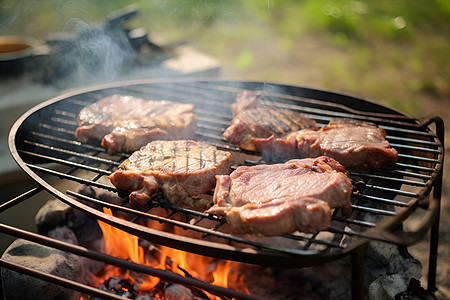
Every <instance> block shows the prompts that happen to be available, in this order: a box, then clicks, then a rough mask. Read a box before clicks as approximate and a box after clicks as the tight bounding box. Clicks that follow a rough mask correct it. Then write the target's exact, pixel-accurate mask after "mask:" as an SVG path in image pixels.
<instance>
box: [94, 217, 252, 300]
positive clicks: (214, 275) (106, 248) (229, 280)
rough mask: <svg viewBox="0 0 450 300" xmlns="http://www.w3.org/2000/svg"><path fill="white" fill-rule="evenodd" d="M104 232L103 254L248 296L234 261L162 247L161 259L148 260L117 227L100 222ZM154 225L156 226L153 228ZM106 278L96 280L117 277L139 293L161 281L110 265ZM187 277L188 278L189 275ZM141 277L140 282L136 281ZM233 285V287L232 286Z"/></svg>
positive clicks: (159, 254) (131, 237) (140, 249)
mask: <svg viewBox="0 0 450 300" xmlns="http://www.w3.org/2000/svg"><path fill="white" fill-rule="evenodd" d="M104 212H105V213H106V214H109V215H112V212H111V210H110V209H107V208H104ZM98 223H99V225H100V228H101V230H102V232H103V243H102V251H103V253H106V254H108V255H112V256H115V257H118V258H121V259H127V260H130V261H132V262H135V263H138V264H142V265H146V266H150V267H152V268H158V269H162V270H170V271H171V272H174V273H178V274H180V275H183V276H186V275H187V274H189V276H192V277H194V278H197V279H200V280H203V281H206V282H209V283H212V284H214V285H217V286H222V287H226V288H233V289H234V290H237V291H241V292H244V293H247V294H249V291H248V288H247V285H246V284H245V281H244V278H241V277H242V276H239V274H238V272H237V270H238V267H239V263H236V262H231V261H218V260H216V259H213V258H209V257H205V256H201V255H196V254H192V253H188V252H184V251H180V250H176V249H173V248H169V247H162V246H160V247H159V252H158V257H157V258H156V257H149V256H148V255H147V257H146V255H145V253H144V249H143V248H142V247H140V246H139V243H138V237H136V236H134V235H131V234H128V233H127V232H124V231H122V230H120V229H118V228H116V227H114V226H110V225H108V224H106V223H104V222H102V221H98ZM152 225H153V224H152ZM103 272H104V275H103V276H102V278H98V277H97V280H98V281H99V282H100V283H101V282H103V281H105V280H106V279H107V278H109V277H110V276H118V277H120V278H122V279H123V280H125V281H127V282H129V283H130V284H134V285H135V286H136V287H138V289H139V292H144V291H149V290H151V289H153V288H154V287H155V286H156V285H157V284H158V283H159V282H160V279H159V278H158V277H154V276H147V275H145V276H139V277H138V276H136V274H130V272H129V271H125V270H122V269H120V268H117V267H115V266H111V265H108V266H107V267H105V270H103ZM186 273H187V274H186ZM133 275H135V276H134V277H138V278H139V282H137V281H136V278H134V277H133ZM230 285H231V286H230ZM205 293H206V294H207V295H208V297H210V299H219V298H217V297H215V296H214V295H212V294H209V293H207V292H205Z"/></svg>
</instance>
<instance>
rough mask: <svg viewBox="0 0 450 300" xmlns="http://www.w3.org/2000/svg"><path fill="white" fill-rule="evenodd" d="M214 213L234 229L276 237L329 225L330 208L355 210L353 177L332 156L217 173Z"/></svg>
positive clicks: (236, 232)
mask: <svg viewBox="0 0 450 300" xmlns="http://www.w3.org/2000/svg"><path fill="white" fill-rule="evenodd" d="M216 178H217V184H216V188H215V193H214V198H213V201H214V205H213V206H212V207H211V208H210V209H209V210H208V212H210V213H216V214H223V215H225V216H226V217H227V220H228V223H229V224H230V225H231V227H232V230H233V232H234V233H235V234H247V233H249V234H257V235H263V236H275V235H281V234H286V233H291V232H294V231H296V230H298V231H302V232H306V233H316V232H318V231H320V230H324V229H326V228H327V226H328V224H329V222H330V219H331V210H332V208H336V207H343V208H344V211H345V212H346V213H348V212H349V210H350V196H351V192H352V183H351V180H350V179H349V178H348V177H347V175H346V174H345V169H344V167H343V166H342V165H341V164H339V163H338V162H337V161H335V160H334V159H332V158H328V157H326V156H321V157H318V158H307V159H293V160H290V161H287V162H286V163H282V164H273V165H256V166H240V167H238V168H237V169H236V170H235V171H233V172H232V173H231V174H230V175H218V176H216Z"/></svg>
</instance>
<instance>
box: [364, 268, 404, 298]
mask: <svg viewBox="0 0 450 300" xmlns="http://www.w3.org/2000/svg"><path fill="white" fill-rule="evenodd" d="M407 288H408V281H407V280H405V278H404V277H403V276H401V275H400V274H393V275H383V276H380V277H379V278H378V279H377V280H375V281H374V282H372V284H371V285H370V286H369V292H368V295H367V297H368V299H369V300H393V299H394V298H395V295H397V294H400V293H402V292H404V291H406V289H407Z"/></svg>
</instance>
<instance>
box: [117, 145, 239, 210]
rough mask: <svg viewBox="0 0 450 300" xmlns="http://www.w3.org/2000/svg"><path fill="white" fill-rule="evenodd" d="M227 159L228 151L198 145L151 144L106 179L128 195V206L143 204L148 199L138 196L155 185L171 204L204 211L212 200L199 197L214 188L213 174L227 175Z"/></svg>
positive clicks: (228, 161)
mask: <svg viewBox="0 0 450 300" xmlns="http://www.w3.org/2000/svg"><path fill="white" fill-rule="evenodd" d="M230 158H231V154H230V153H229V152H226V151H221V150H218V149H216V148H215V147H214V146H211V145H208V144H205V143H202V142H195V141H191V140H174V141H154V142H151V143H149V144H147V145H146V146H145V147H143V148H141V150H139V151H136V152H134V153H133V154H132V155H131V156H130V157H129V158H128V159H126V160H125V161H124V162H123V163H122V164H121V165H120V166H119V170H118V171H116V172H114V173H113V174H112V175H110V176H109V178H110V180H111V182H112V183H113V185H114V186H116V187H117V188H118V189H125V190H128V191H130V192H131V195H130V203H131V202H132V201H134V200H136V201H137V202H142V204H143V205H145V204H146V202H145V201H147V200H148V197H146V196H144V195H142V194H147V195H148V196H151V194H150V193H154V192H155V191H157V190H156V189H155V188H154V183H156V184H157V185H158V188H159V189H160V190H161V192H162V193H163V195H164V197H165V198H166V199H167V200H168V201H169V202H170V203H172V204H173V205H179V206H187V207H190V208H194V209H199V210H205V209H207V208H209V207H210V203H211V200H212V199H207V197H206V198H205V199H204V197H200V196H199V195H202V194H205V193H208V192H210V191H211V190H212V189H213V188H214V186H215V176H216V175H218V174H229V173H230V172H231V159H230ZM150 178H151V180H150ZM147 184H150V186H147ZM210 197H211V196H209V198H210ZM141 200H142V201H141ZM138 206H141V205H138Z"/></svg>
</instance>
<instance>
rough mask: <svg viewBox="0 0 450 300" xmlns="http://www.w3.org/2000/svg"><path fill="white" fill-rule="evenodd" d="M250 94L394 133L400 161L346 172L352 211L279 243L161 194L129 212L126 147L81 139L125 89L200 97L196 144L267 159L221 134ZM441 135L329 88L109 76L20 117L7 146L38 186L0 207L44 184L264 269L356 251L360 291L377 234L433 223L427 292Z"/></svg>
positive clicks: (416, 235) (397, 235)
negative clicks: (234, 230) (88, 122)
mask: <svg viewBox="0 0 450 300" xmlns="http://www.w3.org/2000/svg"><path fill="white" fill-rule="evenodd" d="M244 90H251V91H253V92H254V93H256V94H257V95H258V97H259V98H260V100H261V102H262V103H263V104H266V105H271V106H272V107H276V108H283V109H291V110H295V111H299V112H301V113H302V114H303V115H304V116H306V117H309V118H311V119H313V120H315V121H316V122H317V123H318V125H319V126H324V125H326V124H327V123H328V122H329V121H330V120H332V119H336V118H351V119H356V120H361V121H369V122H373V123H375V124H377V125H378V126H379V127H380V128H383V129H384V130H386V132H387V137H386V138H387V140H388V141H389V142H390V144H391V146H392V147H393V148H395V149H397V151H398V152H399V158H398V162H397V163H396V164H394V165H391V166H386V167H384V168H382V169H381V170H378V171H373V170H371V171H354V170H348V175H349V177H350V178H351V180H352V182H353V194H352V198H351V202H352V212H351V214H350V215H345V214H343V213H342V211H341V209H335V210H334V213H333V216H332V221H331V223H330V225H329V227H328V228H327V230H325V231H322V232H319V233H318V234H302V233H293V234H286V235H283V236H282V237H278V238H281V239H283V240H286V241H288V243H286V244H284V243H281V246H280V244H278V245H275V244H273V243H271V242H270V238H269V239H254V238H251V237H243V236H235V235H232V234H230V233H228V232H227V231H224V230H222V228H224V227H226V220H224V219H223V218H222V217H220V216H216V215H211V214H207V213H204V212H198V211H195V210H191V209H185V208H180V207H175V206H172V205H170V204H169V203H168V201H166V200H165V199H164V198H163V197H162V196H161V195H157V196H155V197H154V198H153V199H152V201H151V202H150V203H149V205H148V207H146V208H145V209H136V208H130V206H129V205H127V202H128V201H127V196H128V195H127V194H126V193H124V192H123V191H118V190H117V189H116V188H115V187H114V186H112V184H111V183H110V182H109V180H108V179H107V178H106V176H107V175H109V174H111V173H112V172H113V171H114V170H115V169H116V168H117V166H118V165H119V164H120V163H121V162H122V161H123V160H124V159H126V158H127V157H128V156H129V154H125V153H119V154H116V155H114V156H109V155H108V154H106V152H105V150H104V149H103V148H102V147H101V146H100V145H99V141H92V142H89V143H80V142H78V141H76V140H75V138H74V134H75V129H76V127H77V126H78V125H77V115H78V113H79V111H80V110H81V109H82V108H83V107H85V106H87V105H90V104H92V103H94V102H96V101H98V100H100V99H101V98H103V97H106V96H109V95H112V94H123V95H133V96H137V97H142V98H144V99H166V100H171V101H174V102H180V103H193V104H195V110H194V112H195V113H196V115H197V116H198V118H197V130H196V139H197V140H202V141H206V142H208V143H210V144H212V145H214V146H216V147H218V148H219V149H221V150H226V151H230V152H232V153H233V154H234V155H236V156H237V157H239V158H240V161H239V164H245V165H254V164H261V163H266V162H265V161H264V159H263V158H262V157H261V156H260V155H259V154H258V153H254V152H249V151H243V150H241V149H239V148H238V147H236V146H234V145H231V144H229V143H228V142H226V141H225V139H224V138H223V137H222V132H223V131H224V130H225V129H226V128H227V127H228V125H229V124H230V122H231V119H232V115H231V103H233V102H234V101H235V99H236V95H237V93H239V92H242V91H244ZM443 140H444V124H443V121H442V119H441V118H439V117H433V118H429V119H426V120H418V119H414V118H410V117H408V116H406V115H405V114H403V113H401V112H398V111H396V110H394V109H391V108H388V107H385V106H382V105H379V104H376V103H373V102H370V101H367V100H364V99H360V98H357V97H353V96H349V95H344V94H339V93H334V92H330V91H323V90H317V89H310V88H305V87H299V86H290V85H282V84H276V83H267V82H253V81H245V82H243V81H224V80H216V79H158V80H156V79H152V80H140V81H132V82H125V83H115V84H107V85H102V86H96V87H92V88H86V89H82V90H78V91H74V92H70V93H66V94H63V95H61V96H59V97H56V98H54V99H51V100H48V101H46V102H43V103H42V104H40V105H38V106H36V107H34V108H32V109H30V110H29V111H28V112H27V113H25V114H24V115H23V116H22V117H20V119H19V120H18V121H17V122H16V123H15V124H14V125H13V127H12V129H11V132H10V135H9V147H10V151H11V153H12V156H13V157H14V159H15V160H16V162H17V163H18V164H19V166H20V167H21V168H22V169H23V170H24V171H25V172H26V173H27V174H28V175H29V176H30V177H31V178H32V179H33V180H34V181H36V183H37V187H36V188H34V189H31V190H30V191H28V192H26V193H24V194H23V195H21V196H19V197H17V198H14V199H12V200H10V201H9V202H6V203H4V204H3V205H2V206H0V212H3V211H5V210H6V209H8V208H10V207H12V206H14V205H16V204H18V203H21V202H23V201H27V200H30V199H32V197H33V196H34V195H36V194H38V193H41V192H42V191H48V192H50V193H51V194H52V195H54V196H55V197H57V198H58V199H60V200H61V201H63V202H65V203H67V204H69V205H71V206H72V207H75V208H76V209H79V210H82V211H84V212H86V213H88V214H89V215H91V216H93V217H95V218H97V219H99V220H101V221H103V222H106V223H108V224H110V225H112V226H115V227H117V228H119V229H122V230H124V231H126V232H128V233H131V234H133V235H136V236H138V237H139V238H142V239H146V240H149V241H152V242H154V243H157V244H161V245H165V246H168V247H172V248H176V249H179V250H184V251H187V252H192V253H196V254H200V255H204V256H211V257H215V258H220V259H226V260H233V261H238V262H244V263H250V264H257V265H264V266H277V267H285V268H303V267H308V266H313V265H317V264H320V263H326V262H329V261H331V260H335V259H339V258H341V257H344V256H346V255H352V262H353V269H352V272H353V274H352V275H353V276H352V278H354V279H353V296H354V297H357V296H356V295H358V294H360V293H361V291H362V287H361V286H362V276H361V275H362V265H363V263H362V257H363V251H364V246H365V245H366V244H367V243H368V242H369V241H372V240H378V241H385V242H389V243H395V244H399V245H411V244H413V243H415V242H417V241H418V240H420V239H421V238H422V237H423V236H424V234H425V233H427V232H428V230H429V229H430V228H431V241H430V267H429V268H430V269H429V274H428V283H429V286H428V289H429V290H434V289H435V275H436V259H437V242H438V241H437V233H438V223H439V210H440V198H441V188H442V167H443V160H444V150H443ZM236 166H237V165H235V166H234V167H236ZM61 183H63V184H61ZM61 186H63V187H64V188H61ZM211 193H212V191H211ZM105 196H106V197H105ZM108 197H111V198H118V197H120V198H121V199H122V201H121V202H120V203H119V204H114V203H116V202H114V203H113V202H110V201H107V200H105V199H107V198H108ZM160 207H163V208H165V210H164V211H168V212H169V213H168V214H165V215H161V214H160V213H156V212H155V211H157V212H160V211H161V210H160V209H159V210H156V208H160ZM103 208H110V209H111V210H112V211H113V212H114V215H113V216H111V215H109V214H106V213H104V212H103ZM416 213H425V217H424V218H423V221H422V224H421V225H420V226H419V227H417V229H415V230H414V231H411V232H406V231H404V230H403V226H404V223H405V222H406V221H407V220H409V219H410V218H411V217H412V216H414V215H415V214H416ZM180 214H181V215H182V216H184V217H183V221H180V218H174V217H173V216H174V215H177V216H180ZM117 215H121V216H122V215H126V216H127V217H126V218H122V217H118V216H117ZM143 220H144V221H147V220H152V221H157V222H159V223H163V224H168V225H170V226H171V227H173V228H177V229H182V230H175V231H174V232H167V231H161V230H157V229H155V228H151V227H149V226H146V225H145V223H144V222H143ZM205 220H206V221H207V222H204V221H205ZM204 224H207V225H204ZM0 230H1V232H3V233H6V234H9V235H12V236H16V237H20V238H24V239H28V240H31V241H35V242H38V243H41V244H44V245H48V246H51V247H54V248H57V249H62V250H64V251H68V252H72V253H75V254H77V255H81V256H86V257H89V258H93V259H97V260H100V261H103V262H107V263H111V264H115V265H117V266H120V267H123V268H129V269H132V270H136V271H140V272H143V273H146V274H152V275H155V276H160V277H161V278H166V279H167V280H169V281H175V282H183V283H184V284H187V285H192V286H196V287H199V288H202V289H205V290H207V291H210V292H211V293H213V294H220V295H224V296H226V297H236V298H243V299H244V298H252V296H249V295H241V294H239V293H236V292H234V291H232V290H228V289H225V288H221V287H217V286H212V285H210V284H206V283H204V282H201V281H199V280H196V279H193V278H188V277H186V278H180V276H178V275H174V274H171V273H170V272H166V271H161V270H155V269H152V268H148V267H146V266H140V265H136V264H132V263H130V262H128V261H124V260H120V259H117V258H114V257H111V256H108V255H106V254H102V253H98V252H93V251H90V250H87V249H85V248H83V247H80V246H75V245H71V244H68V243H64V242H61V241H57V240H54V239H50V238H48V237H45V236H42V235H39V234H34V233H31V232H28V231H25V230H21V229H19V228H14V227H12V226H8V225H5V224H0ZM175 232H176V233H175ZM284 245H294V246H284ZM1 266H2V267H6V268H11V269H13V270H16V271H18V272H22V273H25V274H31V275H33V276H36V277H38V278H43V279H45V280H48V281H50V282H53V283H57V284H60V285H63V286H66V287H69V288H72V289H75V290H79V291H82V292H84V293H88V294H94V295H98V296H101V297H105V298H111V299H115V298H114V295H111V294H107V293H103V292H102V291H99V290H97V289H95V288H92V287H88V286H85V285H82V284H79V283H76V282H68V281H67V280H64V279H62V278H58V277H56V278H55V277H54V276H50V275H47V274H43V273H40V272H37V271H35V270H30V269H27V268H24V267H21V266H18V265H13V264H10V263H8V262H6V261H4V260H1Z"/></svg>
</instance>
